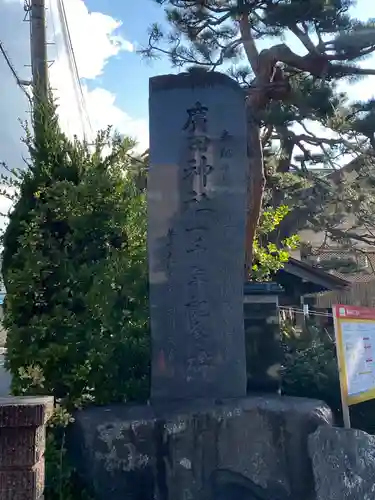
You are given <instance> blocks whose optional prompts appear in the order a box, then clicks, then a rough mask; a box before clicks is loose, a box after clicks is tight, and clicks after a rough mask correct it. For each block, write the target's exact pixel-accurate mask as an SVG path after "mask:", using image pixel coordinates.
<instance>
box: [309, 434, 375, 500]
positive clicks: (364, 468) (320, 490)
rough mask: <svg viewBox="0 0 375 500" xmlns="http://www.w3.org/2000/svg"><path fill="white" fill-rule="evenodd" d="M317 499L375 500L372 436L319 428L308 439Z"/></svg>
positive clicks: (373, 445)
mask: <svg viewBox="0 0 375 500" xmlns="http://www.w3.org/2000/svg"><path fill="white" fill-rule="evenodd" d="M309 454H310V457H311V460H312V463H313V470H314V476H315V484H316V495H317V500H374V498H375V436H370V435H369V434H366V432H362V431H359V430H356V429H341V428H338V427H320V428H318V429H317V431H316V432H315V433H314V434H313V435H311V436H310V437H309Z"/></svg>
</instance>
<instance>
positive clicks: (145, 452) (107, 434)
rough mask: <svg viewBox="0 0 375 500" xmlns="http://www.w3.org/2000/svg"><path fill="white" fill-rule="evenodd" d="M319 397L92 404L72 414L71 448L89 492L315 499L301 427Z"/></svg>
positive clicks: (318, 408) (326, 417)
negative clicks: (138, 404)
mask: <svg viewBox="0 0 375 500" xmlns="http://www.w3.org/2000/svg"><path fill="white" fill-rule="evenodd" d="M331 422H332V416H331V411H330V409H329V408H328V407H327V406H326V405H325V404H324V403H323V402H321V401H315V400H310V399H303V398H291V397H286V396H277V395H275V396H273V395H271V396H270V395H267V396H264V397H263V396H248V397H247V398H245V399H242V400H225V401H210V400H199V401H190V402H185V403H178V404H168V405H161V406H158V405H152V406H151V405H150V406H127V405H113V406H107V407H92V408H89V409H86V410H83V411H80V412H78V413H77V414H76V421H75V423H74V425H73V427H72V432H71V435H70V440H71V444H72V453H73V454H72V456H73V459H74V462H75V464H76V466H77V468H78V472H79V473H80V475H81V477H82V478H83V480H84V482H85V484H87V485H88V486H89V487H91V488H92V491H93V493H94V495H95V498H96V499H97V500H107V499H108V498H110V499H111V500H123V499H124V498H129V499H134V500H154V499H158V500H159V499H160V500H169V499H170V500H200V499H202V500H206V499H207V500H218V499H219V500H229V499H230V500H232V499H233V500H234V499H235V500H242V499H243V500H245V499H246V500H257V499H259V500H261V499H262V500H284V499H285V500H286V499H290V500H291V499H295V498H296V499H299V498H304V499H305V500H309V499H313V498H314V486H313V474H312V467H311V463H310V460H309V458H308V436H309V435H310V434H311V433H313V432H314V431H315V430H316V429H317V427H318V426H320V425H330V424H331Z"/></svg>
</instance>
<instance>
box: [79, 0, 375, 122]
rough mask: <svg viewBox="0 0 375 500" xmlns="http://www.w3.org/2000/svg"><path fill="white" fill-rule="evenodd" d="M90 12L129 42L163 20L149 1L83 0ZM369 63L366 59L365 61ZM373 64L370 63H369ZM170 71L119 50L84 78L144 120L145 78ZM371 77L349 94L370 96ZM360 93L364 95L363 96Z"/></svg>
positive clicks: (363, 11) (361, 9) (364, 9)
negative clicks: (110, 21) (108, 20)
mask: <svg viewBox="0 0 375 500" xmlns="http://www.w3.org/2000/svg"><path fill="white" fill-rule="evenodd" d="M369 2H370V0H359V2H358V4H357V9H356V12H355V14H356V16H357V17H360V18H362V19H364V18H366V17H367V15H368V6H369ZM85 3H86V6H87V7H88V9H89V10H90V11H99V12H102V13H105V14H108V15H110V16H112V17H113V18H115V19H118V20H120V21H121V22H122V26H121V28H120V29H119V32H120V33H121V35H122V36H123V37H124V38H125V39H127V40H129V41H130V42H132V43H134V44H135V45H137V44H141V45H142V44H145V42H146V41H147V28H148V26H149V25H150V24H151V23H152V22H155V21H156V22H159V23H161V22H163V20H164V12H163V9H162V7H160V6H159V5H157V4H156V2H154V1H153V0H137V1H130V2H129V1H128V2H124V1H114V0H85ZM292 44H293V46H294V47H293V48H294V49H295V50H298V42H296V43H293V42H292ZM367 64H369V62H367ZM372 65H373V64H372ZM170 71H171V68H170V66H169V63H168V61H167V60H166V59H160V60H157V61H153V62H145V61H144V60H142V58H141V57H140V56H139V55H138V54H137V53H135V52H125V51H123V52H121V53H119V54H118V55H117V56H115V57H112V58H110V59H108V61H107V63H106V66H105V68H104V71H103V74H102V75H101V76H100V77H98V78H97V79H96V80H94V81H88V82H87V84H88V88H89V89H93V88H94V87H95V86H97V85H100V86H101V87H103V88H105V89H107V90H109V91H110V92H112V93H113V94H114V95H115V96H116V105H118V106H119V107H120V108H121V109H123V110H125V111H126V113H128V114H129V115H130V116H131V117H132V118H133V119H141V120H147V100H148V79H149V78H150V77H151V76H154V75H157V74H162V73H168V72H170ZM374 80H375V77H371V78H369V79H367V80H366V81H363V82H361V83H360V84H359V87H358V86H357V87H356V89H357V90H355V89H354V88H353V89H351V93H352V95H355V94H357V95H358V89H360V93H361V95H363V94H366V96H370V95H372V94H373V93H372V88H374V87H375V85H374V84H375V81H374ZM366 96H365V95H364V97H366Z"/></svg>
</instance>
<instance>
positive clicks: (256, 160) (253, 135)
mask: <svg viewBox="0 0 375 500" xmlns="http://www.w3.org/2000/svg"><path fill="white" fill-rule="evenodd" d="M247 114H248V120H247V127H248V129H247V137H248V141H247V143H248V157H249V172H248V184H247V185H248V191H247V200H248V203H247V220H246V241H245V248H246V278H247V277H248V276H249V274H250V272H251V267H252V262H253V241H254V237H255V232H256V229H257V227H258V223H259V217H260V213H261V209H262V201H263V193H264V188H265V185H266V178H265V175H264V166H263V148H262V144H261V140H260V129H259V125H258V124H257V123H256V121H255V120H254V117H253V115H252V109H251V107H248V110H247Z"/></svg>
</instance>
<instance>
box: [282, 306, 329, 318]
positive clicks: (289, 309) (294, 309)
mask: <svg viewBox="0 0 375 500" xmlns="http://www.w3.org/2000/svg"><path fill="white" fill-rule="evenodd" d="M278 308H279V309H280V310H281V311H285V312H293V313H297V314H303V315H304V316H324V317H326V318H332V317H333V315H332V314H330V313H324V312H317V311H310V310H309V312H308V313H305V311H304V310H303V309H299V308H297V307H288V306H278Z"/></svg>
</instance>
